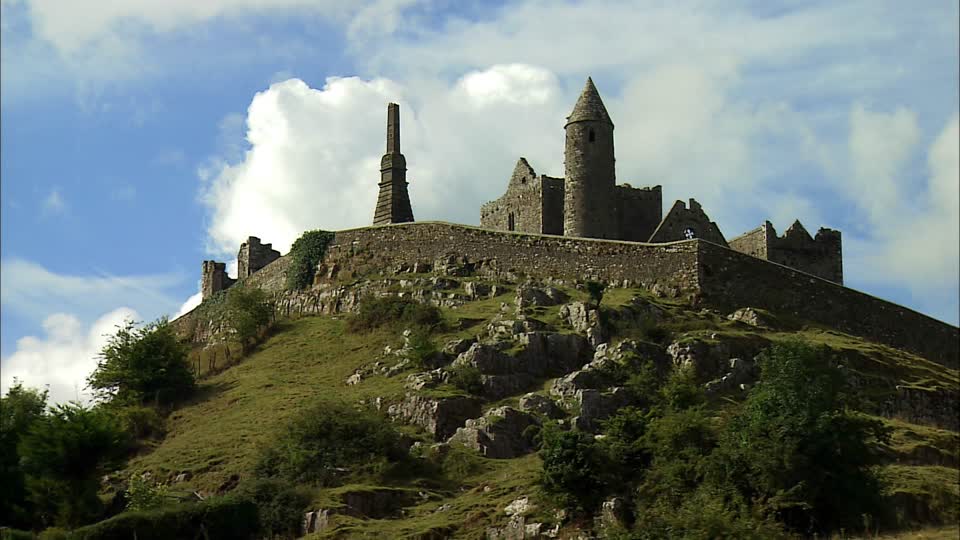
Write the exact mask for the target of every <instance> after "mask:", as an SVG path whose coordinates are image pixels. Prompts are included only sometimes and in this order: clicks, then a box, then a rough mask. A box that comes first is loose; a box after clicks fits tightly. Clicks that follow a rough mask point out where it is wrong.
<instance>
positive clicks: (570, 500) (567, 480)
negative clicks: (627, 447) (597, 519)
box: [540, 424, 607, 512]
mask: <svg viewBox="0 0 960 540" xmlns="http://www.w3.org/2000/svg"><path fill="white" fill-rule="evenodd" d="M540 437H541V447H540V458H541V459H542V460H543V470H542V471H541V473H540V484H541V485H542V486H543V489H544V491H545V492H546V493H547V494H549V495H551V496H553V497H554V498H555V499H557V502H559V503H560V504H562V505H564V506H569V507H573V508H575V509H577V510H580V511H586V512H591V511H593V510H594V509H595V508H596V506H597V505H598V504H599V503H600V498H601V497H602V496H603V485H604V482H603V478H602V477H603V473H604V472H605V471H606V470H607V467H606V466H605V463H604V459H603V457H604V456H603V453H602V452H600V449H599V448H598V446H597V443H596V442H595V441H594V439H593V436H592V435H590V434H587V433H584V432H582V431H561V430H560V429H559V428H558V427H556V425H554V424H547V425H546V426H544V428H543V429H542V430H541V432H540Z"/></svg>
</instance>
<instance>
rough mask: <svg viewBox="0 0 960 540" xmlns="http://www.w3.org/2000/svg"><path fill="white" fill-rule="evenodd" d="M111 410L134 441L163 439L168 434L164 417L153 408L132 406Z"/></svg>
mask: <svg viewBox="0 0 960 540" xmlns="http://www.w3.org/2000/svg"><path fill="white" fill-rule="evenodd" d="M111 410H112V412H113V414H114V415H115V416H116V418H117V420H118V421H119V422H120V425H121V426H122V427H123V430H124V431H126V432H127V433H128V434H130V436H131V437H133V438H134V439H147V438H154V437H155V438H161V437H163V435H164V434H165V433H166V428H165V422H164V419H163V416H162V415H161V414H160V413H159V412H158V411H157V410H156V409H154V408H153V407H144V406H141V405H130V406H128V407H117V408H115V409H111Z"/></svg>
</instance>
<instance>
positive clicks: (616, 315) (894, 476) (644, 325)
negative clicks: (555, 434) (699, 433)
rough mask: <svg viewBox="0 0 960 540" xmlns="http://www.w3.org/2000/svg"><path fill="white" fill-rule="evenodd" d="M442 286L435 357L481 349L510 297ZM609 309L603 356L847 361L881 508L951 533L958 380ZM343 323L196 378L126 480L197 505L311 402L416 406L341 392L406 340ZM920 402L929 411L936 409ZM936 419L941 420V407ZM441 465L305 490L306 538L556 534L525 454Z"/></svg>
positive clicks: (290, 323)
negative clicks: (376, 507) (634, 344)
mask: <svg viewBox="0 0 960 540" xmlns="http://www.w3.org/2000/svg"><path fill="white" fill-rule="evenodd" d="M423 279H427V277H426V276H423ZM444 280H445V285H444V289H443V290H442V293H440V294H434V295H433V296H434V297H440V298H441V299H442V298H451V299H456V301H451V302H444V303H447V304H451V305H447V306H445V307H442V308H441V309H442V314H443V317H444V320H445V325H444V329H443V330H441V331H440V332H438V333H437V334H436V335H434V336H432V338H431V339H432V341H433V342H434V343H436V344H439V345H442V344H444V343H447V342H449V341H450V340H455V339H464V338H474V337H477V336H478V335H479V336H480V337H486V336H485V334H486V333H487V332H488V325H489V323H491V322H492V321H496V320H500V319H503V318H504V317H507V318H511V317H515V314H514V310H515V305H516V304H515V299H516V285H515V284H511V283H505V284H504V283H501V284H498V285H499V289H497V292H500V294H498V295H497V296H494V297H490V298H482V299H476V300H470V299H469V297H468V295H466V294H464V292H465V289H464V284H465V283H467V282H470V281H474V280H471V279H469V278H464V279H457V278H444ZM411 281H412V280H410V279H406V282H404V283H401V282H400V280H391V279H387V280H381V281H378V282H377V287H378V290H380V291H389V292H390V293H407V294H411V293H412V294H418V293H419V294H423V292H422V290H418V287H420V288H421V289H422V284H421V285H416V284H414V285H412V286H411ZM366 285H369V284H366ZM366 285H365V286H366ZM355 286H359V284H356V285H355ZM558 290H560V291H561V292H563V293H565V294H566V295H568V296H569V300H567V301H566V302H564V303H569V302H574V301H586V300H587V294H586V292H584V291H583V290H580V289H577V288H573V287H559V288H558ZM636 299H638V300H636ZM638 302H639V303H641V304H642V305H643V306H645V309H648V310H655V311H656V312H657V313H659V314H660V315H659V316H658V317H657V320H656V321H654V320H651V319H650V318H643V317H641V318H639V319H638V318H636V317H626V316H623V313H625V310H626V311H629V310H630V306H632V305H637V303H638ZM603 306H604V310H603V312H604V314H605V317H606V318H607V319H608V320H607V326H608V327H609V328H610V329H611V332H612V334H613V335H612V336H611V337H610V341H611V343H617V342H619V341H620V340H623V339H627V338H634V339H641V340H647V341H659V342H660V343H661V344H662V345H667V344H670V343H680V344H683V343H700V344H703V346H706V347H709V346H711V344H724V345H723V346H724V347H726V348H727V349H729V350H732V351H733V352H742V351H757V350H762V349H763V348H764V347H766V346H768V345H769V344H771V343H776V342H781V341H785V340H791V339H796V338H800V339H803V340H804V341H807V342H810V343H813V344H822V345H825V346H828V347H829V348H830V349H831V350H832V351H833V352H834V353H835V354H836V355H837V356H838V357H839V358H843V359H845V365H846V367H847V369H849V370H850V372H851V377H850V378H851V380H853V381H855V382H856V384H857V385H859V386H860V388H859V390H860V395H861V396H862V398H863V399H862V401H861V403H860V404H859V406H860V408H861V409H862V410H864V411H865V412H868V413H870V414H873V415H876V416H877V417H878V418H881V419H882V421H883V422H884V423H886V425H888V426H889V427H890V429H891V430H892V437H891V440H890V442H889V444H887V445H884V448H883V449H882V450H883V451H884V453H885V460H886V465H883V467H882V468H883V470H882V476H883V478H885V479H886V482H887V487H886V488H885V489H886V490H887V494H886V496H887V498H888V500H890V501H892V503H891V504H895V505H896V506H897V512H898V513H899V514H900V520H901V522H902V523H903V524H904V525H916V526H920V525H922V523H923V522H928V523H937V522H942V521H944V520H949V519H956V504H957V501H958V496H960V484H958V470H957V467H958V463H960V451H958V434H957V431H956V426H955V425H954V426H948V425H944V423H945V422H946V423H949V414H950V413H949V412H944V413H943V414H941V415H939V416H938V413H937V410H938V409H937V405H936V404H937V403H939V402H942V401H943V399H944V396H946V398H947V399H953V400H954V401H953V402H952V403H953V405H954V406H955V403H956V394H957V387H958V381H960V379H958V372H957V371H956V370H951V369H948V368H945V367H943V366H941V365H939V364H936V363H933V362H929V361H927V360H925V359H923V358H920V357H918V356H916V355H913V354H910V353H907V352H904V351H900V350H896V349H892V348H890V347H886V346H882V345H877V344H874V343H869V342H865V341H863V340H861V339H858V338H855V337H852V336H848V335H844V334H842V333H839V332H836V331H833V330H831V329H829V328H820V327H815V326H811V325H806V324H804V323H803V321H789V320H779V319H777V318H776V314H765V315H766V316H768V317H769V318H770V320H772V321H774V322H773V323H771V324H768V325H767V326H759V327H758V326H752V325H749V324H744V323H742V322H736V321H731V320H729V319H728V318H727V317H726V316H725V314H720V313H716V312H711V311H707V310H703V311H696V310H692V309H690V308H688V307H687V306H685V305H684V304H683V303H682V302H681V301H679V300H675V299H666V298H657V297H654V296H651V295H650V293H649V292H647V291H644V290H641V289H611V290H609V291H608V292H607V294H606V296H605V298H604V301H603ZM560 310H561V305H549V306H532V307H528V308H526V309H525V310H524V311H525V312H526V314H527V320H528V321H531V323H533V324H535V325H536V326H537V327H538V328H542V329H543V330H544V331H552V332H558V333H573V332H574V330H573V329H572V328H571V327H570V326H569V324H567V323H566V322H564V320H563V317H561V315H560ZM348 317H349V315H347V314H342V315H328V316H314V317H304V318H301V319H297V320H292V319H286V320H281V321H279V322H278V323H277V324H276V326H275V327H274V328H273V330H272V331H271V334H270V335H269V337H267V338H266V339H265V340H264V341H263V342H262V344H261V345H260V346H259V347H258V348H257V349H256V350H255V351H254V352H253V353H252V354H250V355H249V356H248V357H246V358H242V359H239V360H236V359H235V363H234V364H233V365H229V366H227V367H226V368H224V366H222V365H221V366H219V368H218V369H217V370H216V371H217V372H211V373H207V374H205V375H204V377H203V378H202V380H201V383H200V389H199V392H198V393H197V395H196V396H195V397H194V398H193V399H192V400H191V401H190V402H189V403H186V404H184V405H183V406H182V407H180V408H178V409H177V410H176V411H174V412H173V413H172V414H171V415H170V416H169V418H168V419H167V422H166V436H165V437H164V438H163V439H162V440H160V441H156V442H155V443H153V444H152V445H150V446H149V447H148V448H146V449H144V451H142V452H141V454H140V455H138V456H137V457H135V458H134V459H132V460H131V461H130V462H129V464H128V466H127V470H126V471H124V473H122V474H123V475H126V474H128V473H130V472H143V471H149V472H151V473H152V474H153V476H154V478H158V479H161V480H166V481H169V482H171V483H172V486H173V488H174V489H176V490H178V491H182V492H188V491H197V492H199V493H200V494H201V495H204V496H211V495H215V494H222V493H226V492H229V491H230V490H231V489H233V488H234V487H235V486H236V485H237V484H238V482H241V481H243V480H244V479H247V478H250V477H252V476H253V475H254V469H255V466H256V461H257V456H258V454H259V452H260V450H261V449H262V448H263V447H264V446H265V445H268V444H270V443H271V441H274V440H276V439H277V438H278V437H280V436H281V435H282V431H283V430H284V428H285V426H286V424H287V423H288V422H289V421H290V420H291V419H293V418H295V417H296V416H297V414H298V413H300V412H302V411H304V410H305V409H306V408H307V407H309V406H310V405H311V404H313V403H315V402H316V401H317V400H318V399H324V400H334V401H338V402H344V403H349V404H362V405H363V406H366V407H372V406H373V405H374V404H375V403H380V404H381V407H380V408H381V412H382V411H384V410H385V409H386V407H387V405H388V404H393V403H397V402H400V401H401V400H402V399H404V396H405V395H406V394H407V393H408V392H410V390H409V389H407V388H405V387H404V383H405V381H406V379H407V376H408V375H410V374H412V373H415V372H417V371H420V370H419V369H416V368H414V367H413V366H408V367H406V368H403V369H401V370H399V372H398V373H392V374H390V375H391V376H388V375H387V374H385V373H381V372H377V371H372V372H370V373H369V374H367V375H366V376H364V377H362V378H361V379H360V380H359V382H358V383H357V384H351V385H348V384H347V383H346V381H347V379H348V378H349V377H350V376H351V375H353V374H354V373H356V372H358V370H360V371H361V372H363V371H364V370H367V371H369V366H370V365H372V364H374V363H375V362H377V361H381V362H390V361H392V360H394V359H395V358H396V357H395V356H390V355H386V356H385V355H384V350H385V348H387V347H389V348H390V349H391V350H397V349H399V348H401V347H402V346H403V343H404V339H403V336H402V335H401V331H402V330H403V329H402V328H396V327H394V328H390V327H386V328H377V329H373V330H372V331H369V332H362V333H361V332H350V331H348V329H347V326H348V324H347V318H348ZM214 350H215V349H214ZM210 351H211V350H210V349H208V350H202V349H200V348H198V349H197V350H196V351H195V352H194V361H196V362H197V363H198V364H199V366H200V368H201V371H203V370H204V369H205V368H206V367H207V366H208V365H209V364H210V358H209V357H210V354H211V352H210ZM507 352H508V353H509V352H516V351H515V350H508V351H507ZM220 363H221V364H222V363H223V361H222V360H220ZM554 380H555V378H546V379H539V380H537V381H536V384H537V385H539V386H538V387H534V388H527V389H524V391H523V392H517V393H516V394H514V395H510V396H506V397H504V398H501V399H496V400H493V399H488V400H485V402H484V403H483V409H484V411H486V410H489V409H491V408H493V407H495V406H502V405H505V404H508V405H516V403H517V402H518V400H519V397H520V395H522V394H524V393H526V392H527V391H536V390H537V389H538V388H539V391H540V393H542V394H544V395H547V394H548V392H546V389H549V388H550V386H551V385H552V384H553V382H554ZM910 391H913V392H914V393H915V394H917V395H920V396H921V398H922V397H923V396H929V399H928V400H924V399H921V398H911V399H910V400H907V401H904V400H899V401H898V399H897V396H898V395H902V394H903V393H904V392H910ZM420 393H423V394H425V395H430V396H443V395H458V394H462V393H463V392H462V391H460V390H458V389H456V388H454V387H452V386H450V385H448V384H441V385H439V386H437V387H434V388H427V389H423V390H421V391H420ZM737 399H738V397H737V395H736V393H734V395H732V396H731V395H726V396H725V397H723V398H722V399H718V400H717V401H716V403H715V404H714V406H715V407H717V408H720V409H722V408H723V407H725V405H724V403H732V402H735V401H736V400H737ZM921 402H922V403H921ZM930 403H933V404H934V405H933V406H932V407H931V405H930ZM946 407H947V408H948V409H949V407H950V404H949V403H947V405H946ZM953 412H954V413H955V411H953ZM937 424H940V425H937ZM398 428H399V429H401V430H402V431H403V432H404V434H405V435H406V436H408V437H409V438H410V440H411V441H414V442H418V443H420V446H421V447H424V448H426V447H429V446H430V445H432V444H434V442H435V441H434V438H433V437H432V436H431V434H429V433H427V432H426V431H424V430H423V429H422V428H418V427H416V426H411V425H404V424H398ZM948 428H951V429H948ZM450 452H451V455H450V456H447V458H446V459H444V460H443V462H442V466H441V467H440V469H439V470H434V471H426V470H425V471H420V472H418V471H412V472H409V473H407V474H400V475H396V478H394V479H387V480H384V478H383V477H381V478H379V479H377V480H374V481H367V479H364V478H360V479H357V478H352V479H351V481H350V483H348V484H347V485H341V486H337V487H332V488H311V489H310V497H311V498H312V501H311V504H310V508H311V509H327V510H332V511H333V512H332V513H331V517H330V518H329V523H328V525H327V526H326V528H325V529H324V530H322V531H319V532H315V533H313V534H312V535H310V537H317V538H325V537H331V538H332V537H345V538H350V537H368V536H379V537H386V538H446V537H458V538H484V537H486V535H487V530H488V528H490V527H493V526H498V525H502V524H503V523H505V522H506V521H507V520H508V518H507V516H506V514H505V513H504V508H505V507H506V506H507V505H508V504H509V503H511V501H514V500H515V499H517V498H520V497H523V496H526V497H529V498H530V500H531V501H534V504H535V506H536V508H537V510H534V511H532V512H531V513H530V514H529V515H528V517H527V522H534V521H537V522H544V523H545V524H546V525H552V524H553V523H559V520H557V519H556V515H555V513H554V512H553V511H552V510H550V507H551V506H550V503H549V502H548V501H546V500H543V498H542V494H541V493H540V490H539V489H538V487H537V480H538V478H539V473H540V468H541V464H540V458H539V457H538V456H537V454H536V453H535V452H534V453H529V454H527V455H523V456H520V457H515V458H510V459H489V458H484V457H481V456H479V455H477V454H476V453H475V452H471V451H469V450H467V449H461V448H457V447H456V446H454V448H453V449H452V450H450ZM373 482H377V483H373ZM372 492H378V493H388V492H389V493H393V494H396V496H395V497H393V499H392V500H393V501H394V502H393V503H391V506H392V508H390V509H389V510H390V512H389V514H390V515H384V516H373V517H371V516H362V515H357V514H356V513H352V515H351V513H350V512H339V513H338V510H337V509H343V508H344V507H345V506H349V502H350V501H351V500H356V499H355V497H358V496H362V495H363V494H370V493H372ZM358 494H359V495H358ZM351 497H354V498H353V499H351ZM561 525H562V528H561V529H560V530H561V531H567V532H570V531H575V530H579V529H581V528H588V527H589V526H590V524H589V523H576V522H574V523H562V524H561ZM951 531H952V534H954V535H955V532H956V529H955V528H953V529H945V530H944V529H936V528H935V529H933V530H932V531H928V532H923V533H916V536H904V537H905V538H906V537H910V538H928V537H929V538H934V537H938V536H937V535H940V534H947V535H949V534H951ZM922 534H929V535H932V536H922Z"/></svg>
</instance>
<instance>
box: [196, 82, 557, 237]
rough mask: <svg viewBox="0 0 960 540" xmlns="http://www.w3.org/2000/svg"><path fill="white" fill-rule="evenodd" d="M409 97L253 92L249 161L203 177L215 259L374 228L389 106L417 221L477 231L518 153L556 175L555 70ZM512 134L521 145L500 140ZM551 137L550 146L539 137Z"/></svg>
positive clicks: (329, 88)
mask: <svg viewBox="0 0 960 540" xmlns="http://www.w3.org/2000/svg"><path fill="white" fill-rule="evenodd" d="M408 94H409V92H408V90H407V89H406V88H405V87H404V86H402V85H400V84H398V83H396V82H394V81H391V80H387V79H372V80H363V79H360V78H356V77H348V78H338V77H333V78H329V79H327V81H326V84H325V85H324V87H323V88H321V89H313V88H310V87H308V86H307V85H306V83H304V82H303V81H301V80H299V79H291V80H288V81H284V82H281V83H275V84H273V85H271V86H270V88H269V89H267V90H265V91H263V92H260V93H258V94H257V95H256V96H255V97H254V98H253V100H252V102H251V104H250V107H249V108H248V111H247V117H246V127H247V132H246V138H245V140H246V143H247V144H249V149H248V150H247V151H246V153H245V154H244V155H243V159H242V160H241V161H238V162H231V161H230V160H229V159H223V158H220V157H218V158H216V159H214V160H213V162H212V163H213V166H209V165H208V166H207V167H206V168H204V169H203V170H201V171H200V173H201V178H205V179H206V180H204V187H203V194H202V199H203V201H204V202H205V203H206V204H207V205H208V206H209V207H210V210H211V214H212V218H211V221H210V228H209V236H210V240H211V246H210V247H211V251H213V252H215V253H222V254H226V253H235V252H236V249H237V248H238V246H239V245H240V243H241V242H243V241H244V240H245V239H246V237H247V236H250V235H255V236H259V237H260V238H261V239H263V240H264V241H267V242H272V243H273V244H274V246H275V247H276V248H277V249H280V250H281V251H286V250H287V249H289V247H290V244H291V243H292V242H293V240H295V239H296V238H297V237H298V236H299V235H300V233H301V232H303V231H304V230H307V229H312V228H324V229H330V230H335V229H343V228H350V227H358V226H363V225H367V224H368V223H369V222H370V221H371V220H372V217H373V214H372V212H373V206H374V203H375V202H376V197H377V189H378V187H377V183H378V182H379V162H380V157H381V156H382V155H383V152H384V148H385V137H386V135H385V133H386V104H387V103H388V102H390V101H395V102H399V103H400V105H401V125H402V133H401V141H402V143H401V144H402V150H403V152H404V153H405V154H406V155H407V156H408V159H407V162H408V167H409V169H410V170H409V172H408V179H409V181H410V192H411V197H412V199H413V206H414V214H415V215H416V216H417V217H418V219H421V220H423V219H449V220H456V221H462V222H468V223H469V222H476V221H477V220H478V219H479V203H478V201H479V200H482V199H485V198H486V199H489V198H493V197H496V196H497V195H498V191H500V190H502V189H503V187H504V186H505V185H506V178H507V175H508V174H509V170H510V169H511V168H512V166H513V162H514V161H515V160H516V159H517V158H519V157H520V155H521V153H520V150H518V149H523V155H526V156H527V157H530V158H532V162H533V163H534V165H535V166H538V165H539V167H538V169H542V170H541V172H552V173H554V174H558V173H559V172H560V170H561V169H560V167H559V162H560V159H558V158H559V157H560V154H561V153H562V148H563V138H562V137H563V135H562V123H561V122H562V118H563V115H564V112H563V111H564V109H565V108H566V107H569V106H570V105H569V104H564V103H563V100H561V99H560V96H561V92H560V88H559V84H558V81H557V79H556V77H554V76H553V74H552V73H550V72H549V71H546V70H543V69H541V68H537V67H534V66H526V65H517V64H514V65H504V66H493V67H491V68H490V69H488V70H483V71H475V72H470V73H467V74H465V75H464V76H463V77H462V78H460V79H459V80H457V81H455V82H454V83H453V84H451V85H435V86H433V87H429V86H426V87H424V92H423V93H421V94H418V95H417V100H416V101H415V102H413V101H411V100H409V99H408V97H407V96H408ZM505 124H509V125H511V126H512V128H511V133H512V134H513V137H515V139H514V138H511V139H504V137H502V132H503V126H504V125H505ZM545 129H550V130H551V131H552V132H553V133H554V136H553V137H552V138H548V137H544V136H543V132H544V130H545ZM464 130H467V131H468V132H469V133H470V136H468V137H465V136H464ZM551 139H552V140H551Z"/></svg>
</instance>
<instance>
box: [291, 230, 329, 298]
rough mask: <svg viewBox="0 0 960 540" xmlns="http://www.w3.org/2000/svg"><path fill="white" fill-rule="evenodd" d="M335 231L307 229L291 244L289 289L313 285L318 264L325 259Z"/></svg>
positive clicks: (299, 288)
mask: <svg viewBox="0 0 960 540" xmlns="http://www.w3.org/2000/svg"><path fill="white" fill-rule="evenodd" d="M334 236H335V235H334V233H332V232H329V231H321V230H314V231H307V232H305V233H303V234H302V235H300V238H297V240H296V241H295V242H294V243H293V245H292V246H290V253H288V254H287V257H289V258H290V266H289V267H288V268H287V289H288V290H291V291H295V290H301V289H306V288H307V287H309V286H310V285H313V276H314V274H315V273H316V271H317V264H319V263H320V261H321V260H323V256H324V254H326V252H327V246H329V245H330V242H332V241H333V238H334Z"/></svg>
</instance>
